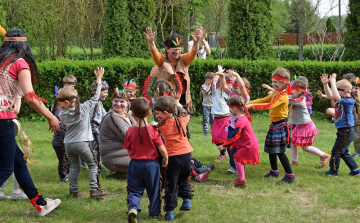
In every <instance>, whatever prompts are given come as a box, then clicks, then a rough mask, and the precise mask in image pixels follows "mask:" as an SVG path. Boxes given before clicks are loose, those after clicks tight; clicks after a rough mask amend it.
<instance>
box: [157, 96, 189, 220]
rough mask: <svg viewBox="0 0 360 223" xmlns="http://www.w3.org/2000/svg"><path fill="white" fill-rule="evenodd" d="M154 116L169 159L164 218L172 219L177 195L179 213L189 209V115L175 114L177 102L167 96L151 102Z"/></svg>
mask: <svg viewBox="0 0 360 223" xmlns="http://www.w3.org/2000/svg"><path fill="white" fill-rule="evenodd" d="M154 110H155V113H156V116H157V118H158V120H159V123H158V128H159V129H160V130H161V132H162V134H163V136H164V139H165V147H166V150H167V152H168V156H169V164H168V167H167V170H166V177H167V179H166V180H167V184H166V186H167V187H166V188H165V211H166V214H165V219H166V220H173V219H174V209H175V208H176V207H177V195H178V194H179V196H180V197H181V198H182V199H183V203H182V205H181V207H180V211H189V210H190V209H191V198H192V196H193V195H192V193H191V186H190V182H189V176H190V168H191V152H192V151H193V148H192V147H191V145H190V143H189V140H188V138H187V135H186V125H187V124H188V122H189V119H190V117H189V116H180V117H178V115H177V102H176V100H175V99H174V98H173V97H171V96H162V97H160V98H159V99H158V100H157V101H156V102H155V108H154Z"/></svg>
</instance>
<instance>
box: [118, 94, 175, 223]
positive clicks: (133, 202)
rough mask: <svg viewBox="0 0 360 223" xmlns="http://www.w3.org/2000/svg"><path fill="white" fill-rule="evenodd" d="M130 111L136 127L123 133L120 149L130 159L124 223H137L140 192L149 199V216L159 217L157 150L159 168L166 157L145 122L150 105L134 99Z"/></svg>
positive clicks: (152, 130) (158, 137) (154, 129)
mask: <svg viewBox="0 0 360 223" xmlns="http://www.w3.org/2000/svg"><path fill="white" fill-rule="evenodd" d="M131 109H132V112H133V117H134V118H135V120H136V122H137V124H136V125H135V126H133V127H131V128H130V129H129V130H128V131H127V133H126V137H125V141H124V148H125V149H127V150H128V151H129V156H130V158H131V161H130V164H129V167H128V174H127V184H128V187H127V188H128V191H129V192H128V210H129V213H128V222H129V223H136V222H138V212H140V211H141V207H140V203H139V202H140V200H141V198H142V196H143V193H144V189H146V192H147V195H148V197H149V200H150V205H149V214H150V217H159V216H160V206H161V198H160V190H159V188H160V187H159V186H160V185H159V184H160V169H159V163H158V161H157V157H158V150H159V152H160V153H161V155H162V157H163V160H162V166H163V167H166V166H167V164H168V155H167V152H166V149H165V146H164V142H163V140H162V138H161V135H160V133H159V131H158V130H157V129H156V128H154V127H152V126H151V125H148V123H147V118H148V117H150V116H151V104H150V102H149V101H148V100H147V99H146V98H144V97H139V98H136V99H134V101H133V103H132V106H131Z"/></svg>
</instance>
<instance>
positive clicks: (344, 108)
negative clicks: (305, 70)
mask: <svg viewBox="0 0 360 223" xmlns="http://www.w3.org/2000/svg"><path fill="white" fill-rule="evenodd" d="M321 82H322V83H323V85H324V90H325V94H326V96H327V97H328V98H329V99H331V100H334V101H335V116H334V119H335V127H336V128H337V133H336V140H335V144H334V146H333V148H332V150H331V158H330V169H329V170H328V171H325V172H323V173H322V174H325V175H327V176H332V177H337V176H338V174H339V167H340V157H341V158H342V159H343V160H344V162H345V163H346V165H347V166H348V167H349V169H350V173H349V176H360V169H359V167H358V165H357V164H356V162H355V160H354V158H353V157H352V156H351V155H350V153H349V145H350V143H351V142H352V141H353V139H354V134H355V133H354V116H353V114H352V111H353V107H354V103H355V99H353V98H352V97H351V95H350V93H351V89H352V86H351V83H350V82H349V81H348V80H345V79H343V80H340V81H338V82H336V74H335V73H334V74H332V75H331V76H330V78H328V75H327V74H323V75H322V76H321ZM329 82H330V84H331V89H330V87H329V84H328V83H329Z"/></svg>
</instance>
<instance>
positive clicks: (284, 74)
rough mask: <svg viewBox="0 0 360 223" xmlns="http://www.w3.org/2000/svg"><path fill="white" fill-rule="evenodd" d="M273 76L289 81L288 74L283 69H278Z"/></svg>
mask: <svg viewBox="0 0 360 223" xmlns="http://www.w3.org/2000/svg"><path fill="white" fill-rule="evenodd" d="M274 75H278V76H280V77H283V78H286V79H288V80H289V81H290V72H289V71H288V70H287V69H285V68H282V67H281V68H279V69H278V70H277V71H276V73H275V74H274Z"/></svg>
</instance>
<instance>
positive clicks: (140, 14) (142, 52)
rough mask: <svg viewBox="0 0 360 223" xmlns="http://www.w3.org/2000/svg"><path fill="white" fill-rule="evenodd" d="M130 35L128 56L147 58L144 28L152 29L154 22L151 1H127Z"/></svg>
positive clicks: (152, 3)
mask: <svg viewBox="0 0 360 223" xmlns="http://www.w3.org/2000/svg"><path fill="white" fill-rule="evenodd" d="M128 10H129V17H128V18H129V22H130V29H129V33H130V34H131V40H130V45H131V50H130V52H129V56H131V57H139V58H149V57H150V53H149V51H148V50H147V48H148V43H147V41H146V38H145V37H144V31H145V29H146V27H153V26H154V21H155V5H154V2H153V1H152V0H138V1H128Z"/></svg>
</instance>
